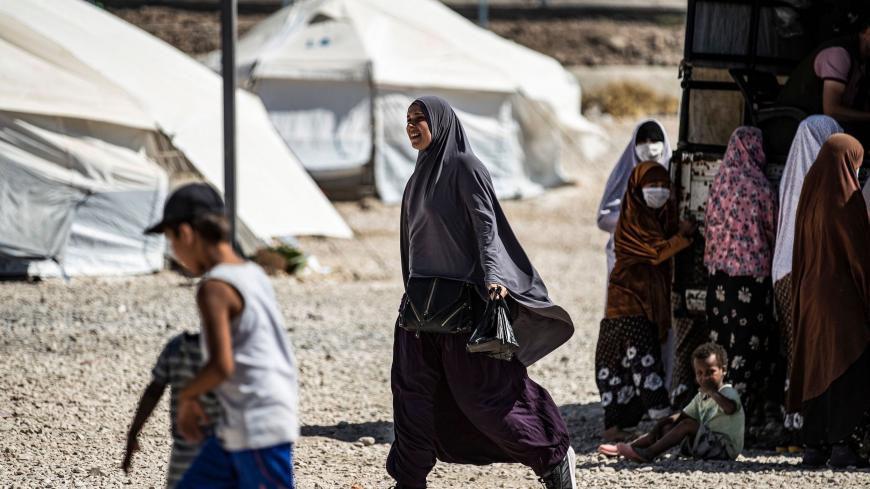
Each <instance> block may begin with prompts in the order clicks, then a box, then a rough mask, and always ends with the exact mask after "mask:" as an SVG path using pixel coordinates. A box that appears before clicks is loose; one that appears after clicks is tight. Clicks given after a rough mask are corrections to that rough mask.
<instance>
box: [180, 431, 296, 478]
mask: <svg viewBox="0 0 870 489" xmlns="http://www.w3.org/2000/svg"><path fill="white" fill-rule="evenodd" d="M175 488H176V489H188V488H190V489H200V488H205V489H225V488H226V489H230V488H233V489H235V488H239V489H248V488H251V489H260V488H265V489H295V488H296V484H295V482H294V481H293V444H292V443H285V444H283V445H275V446H273V447H268V448H261V449H258V450H241V451H238V452H230V451H227V450H224V448H223V447H222V446H221V444H220V442H219V441H218V439H217V438H214V437H211V438H208V439H207V440H206V441H205V443H204V444H203V445H202V449H201V450H200V451H199V455H197V456H196V458H195V459H194V460H193V463H191V464H190V468H188V469H187V472H185V473H184V476H183V477H182V478H181V481H180V482H179V483H178V485H177V486H175Z"/></svg>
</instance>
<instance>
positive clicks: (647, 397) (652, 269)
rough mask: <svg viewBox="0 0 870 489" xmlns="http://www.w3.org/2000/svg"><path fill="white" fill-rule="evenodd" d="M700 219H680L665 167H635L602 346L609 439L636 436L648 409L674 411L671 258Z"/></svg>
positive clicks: (600, 377)
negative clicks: (669, 358)
mask: <svg viewBox="0 0 870 489" xmlns="http://www.w3.org/2000/svg"><path fill="white" fill-rule="evenodd" d="M695 229H696V225H695V224H694V223H692V222H689V221H683V222H680V223H679V225H678V224H677V210H676V202H675V201H674V200H673V199H671V198H670V180H669V177H668V172H667V170H665V168H664V167H663V166H662V165H660V164H658V163H656V162H653V161H645V162H643V163H640V164H639V165H637V166H636V167H635V168H634V170H632V172H631V175H630V177H629V180H628V189H627V190H626V192H625V196H624V197H623V199H622V207H621V210H620V215H619V222H618V223H617V226H616V232H615V233H614V251H615V254H616V263H615V265H614V267H613V271H612V272H611V274H610V280H609V283H608V288H607V311H606V315H605V318H604V319H603V320H602V321H601V327H600V331H599V334H598V345H597V348H596V350H595V378H596V383H597V384H598V391H599V392H600V394H601V404H602V406H603V407H604V428H605V431H604V434H603V437H604V439H605V440H607V441H611V442H613V441H624V440H626V439H628V438H630V437H631V436H632V432H631V431H632V430H633V428H634V427H636V426H637V424H638V422H639V421H640V420H641V418H642V417H643V415H644V413H647V414H649V416H650V417H651V418H653V419H657V418H661V417H663V416H666V415H668V414H670V407H669V400H668V391H667V388H666V386H665V378H664V370H663V367H662V359H661V350H660V346H659V345H660V341H661V339H662V338H664V336H665V335H666V334H667V331H668V329H669V328H670V323H671V306H670V304H671V302H670V293H671V278H672V266H671V258H672V257H673V256H674V255H676V254H677V253H678V252H680V251H681V250H683V249H685V248H687V247H688V246H689V245H690V244H691V243H692V241H691V235H692V233H693V232H694V231H695Z"/></svg>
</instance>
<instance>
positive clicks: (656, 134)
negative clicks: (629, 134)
mask: <svg viewBox="0 0 870 489" xmlns="http://www.w3.org/2000/svg"><path fill="white" fill-rule="evenodd" d="M664 140H665V134H664V133H663V132H662V128H661V126H660V125H659V124H658V122H655V121H647V122H645V123H643V124H642V125H641V126H640V127H639V128H638V129H637V136H635V138H634V144H638V143H640V142H642V141H664Z"/></svg>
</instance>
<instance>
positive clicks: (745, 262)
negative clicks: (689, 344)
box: [704, 127, 784, 435]
mask: <svg viewBox="0 0 870 489" xmlns="http://www.w3.org/2000/svg"><path fill="white" fill-rule="evenodd" d="M761 143H762V139H761V131H760V130H759V129H757V128H754V127H738V128H737V129H736V130H735V131H734V133H733V134H732V135H731V140H730V141H729V143H728V149H727V150H726V152H725V157H724V158H723V160H722V166H721V167H720V168H719V173H718V174H717V175H716V178H715V180H714V181H713V184H712V186H711V187H710V197H709V199H708V201H707V209H706V219H705V221H706V230H705V238H706V246H705V249H704V264H705V265H706V266H707V269H708V270H709V272H710V279H709V281H708V286H707V324H708V326H709V327H710V340H711V341H714V342H716V343H719V344H720V345H722V346H723V347H725V349H726V351H727V352H728V358H730V359H731V360H730V365H728V367H729V368H728V377H729V380H730V382H731V383H732V384H733V385H734V388H735V389H737V391H738V392H739V393H740V397H741V399H742V400H743V404H744V408H745V410H746V421H747V425H748V427H749V428H750V433H753V431H752V430H753V429H754V430H756V431H755V432H754V433H755V434H756V435H757V434H758V433H757V430H758V428H760V427H762V426H764V424H765V421H766V419H765V413H764V407H765V406H764V404H765V401H766V400H768V399H766V398H767V396H766V395H765V394H764V393H765V391H767V390H771V392H775V393H777V394H780V393H781V392H782V387H781V386H782V384H781V383H780V384H779V385H778V386H773V384H772V383H771V379H770V377H771V374H772V369H773V367H774V366H775V359H776V353H777V352H778V342H776V341H775V337H774V338H773V339H772V338H771V335H772V334H773V333H774V331H775V325H776V323H775V320H774V317H773V287H772V284H771V280H770V270H771V263H772V261H773V248H774V244H775V242H776V241H775V240H776V215H777V201H776V193H775V192H774V190H773V188H772V187H771V185H770V182H769V181H768V179H767V177H766V176H765V175H764V171H763V168H764V165H765V156H764V151H763V150H762V146H761ZM782 380H784V379H780V382H781V381H782ZM776 401H780V402H781V395H780V399H778V400H774V402H772V403H771V406H774V407H775V409H776V406H779V404H780V402H776ZM776 414H777V413H773V415H776Z"/></svg>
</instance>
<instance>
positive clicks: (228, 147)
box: [221, 0, 239, 250]
mask: <svg viewBox="0 0 870 489" xmlns="http://www.w3.org/2000/svg"><path fill="white" fill-rule="evenodd" d="M236 7H237V0H222V1H221V74H222V75H223V81H224V90H223V92H224V93H223V94H224V106H223V107H224V111H223V112H224V200H225V201H226V206H227V217H228V218H229V221H230V243H232V245H233V248H235V249H236V250H238V249H239V248H238V241H237V239H236V11H237V9H236Z"/></svg>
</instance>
